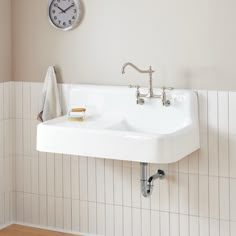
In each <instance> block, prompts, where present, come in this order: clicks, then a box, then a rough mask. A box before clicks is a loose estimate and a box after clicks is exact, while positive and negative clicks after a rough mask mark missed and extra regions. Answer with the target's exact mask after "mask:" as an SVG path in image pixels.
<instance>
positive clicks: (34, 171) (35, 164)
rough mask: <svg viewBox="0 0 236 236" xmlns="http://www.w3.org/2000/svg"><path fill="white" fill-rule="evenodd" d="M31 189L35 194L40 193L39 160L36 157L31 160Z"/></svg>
mask: <svg viewBox="0 0 236 236" xmlns="http://www.w3.org/2000/svg"><path fill="white" fill-rule="evenodd" d="M31 189H32V193H33V194H38V193H39V160H38V157H34V158H32V160H31Z"/></svg>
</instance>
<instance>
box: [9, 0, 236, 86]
mask: <svg viewBox="0 0 236 236" xmlns="http://www.w3.org/2000/svg"><path fill="white" fill-rule="evenodd" d="M83 4H84V8H85V15H84V20H83V22H82V24H81V25H80V26H79V27H78V28H77V29H75V30H73V31H71V32H66V33H65V32H60V31H58V30H56V29H54V28H53V27H52V26H51V25H50V24H49V22H48V18H47V5H48V0H40V1H39V0H20V1H19V0H13V45H14V60H13V71H14V80H19V81H43V79H44V76H45V71H46V68H47V67H48V65H51V64H52V65H57V66H58V68H59V70H60V72H61V77H62V78H61V79H60V81H63V82H66V83H72V82H73V83H94V84H114V85H115V84H116V85H117V84H119V85H121V84H123V85H124V84H127V85H128V84H130V83H133V84H143V85H144V84H145V85H146V84H147V81H148V79H147V76H145V75H139V74H137V72H131V70H130V72H129V73H127V76H126V78H124V77H122V75H121V67H122V64H123V63H125V62H127V61H131V62H134V63H135V64H136V65H138V66H140V67H141V68H148V66H149V65H152V66H153V68H154V69H155V70H156V71H157V72H156V73H155V76H154V80H155V85H158V86H160V85H163V84H165V85H171V86H174V87H181V88H204V89H220V90H223V89H226V90H235V89H236V83H235V79H236V70H235V68H236V46H235V41H236V27H235V22H236V15H235V9H236V2H235V1H234V0H224V1H223V0H217V1H216V0H209V1H206V0H198V1H196V0H178V1H174V0H167V1H161V0H146V1H141V0H138V1H137V0H119V1H117V0H101V1H92V0H86V1H83Z"/></svg>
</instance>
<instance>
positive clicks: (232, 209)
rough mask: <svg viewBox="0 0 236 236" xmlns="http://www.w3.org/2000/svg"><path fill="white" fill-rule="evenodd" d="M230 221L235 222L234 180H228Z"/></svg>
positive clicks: (235, 196)
mask: <svg viewBox="0 0 236 236" xmlns="http://www.w3.org/2000/svg"><path fill="white" fill-rule="evenodd" d="M230 220H232V221H236V179H230Z"/></svg>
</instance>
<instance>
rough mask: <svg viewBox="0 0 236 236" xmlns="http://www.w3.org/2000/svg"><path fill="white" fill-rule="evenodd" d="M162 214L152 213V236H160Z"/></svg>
mask: <svg viewBox="0 0 236 236" xmlns="http://www.w3.org/2000/svg"><path fill="white" fill-rule="evenodd" d="M159 216H160V212H159V211H151V236H160V217H159Z"/></svg>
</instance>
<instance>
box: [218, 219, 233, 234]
mask: <svg viewBox="0 0 236 236" xmlns="http://www.w3.org/2000/svg"><path fill="white" fill-rule="evenodd" d="M220 235H223V236H230V222H229V221H224V220H221V221H220ZM232 235H234V234H232Z"/></svg>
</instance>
